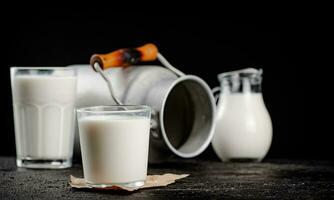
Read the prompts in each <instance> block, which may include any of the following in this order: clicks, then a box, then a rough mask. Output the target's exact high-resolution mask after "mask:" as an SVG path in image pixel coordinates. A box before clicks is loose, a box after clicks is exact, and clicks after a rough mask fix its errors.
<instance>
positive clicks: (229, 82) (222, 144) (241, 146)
mask: <svg viewBox="0 0 334 200" xmlns="http://www.w3.org/2000/svg"><path fill="white" fill-rule="evenodd" d="M218 79H219V81H220V84H221V85H220V87H219V88H218V89H215V90H216V91H218V90H220V94H219V96H217V97H219V101H218V105H217V115H216V130H215V135H214V137H213V140H212V145H213V148H214V150H215V152H216V154H217V155H218V157H219V158H220V159H221V160H222V161H240V162H248V161H261V160H262V159H263V158H264V157H265V155H266V154H267V152H268V150H269V148H270V145H271V140H272V123H271V119H270V116H269V113H268V111H267V109H266V106H265V104H264V101H263V97H262V91H261V83H262V70H257V69H254V68H247V69H242V70H238V71H233V72H226V73H222V74H219V75H218Z"/></svg>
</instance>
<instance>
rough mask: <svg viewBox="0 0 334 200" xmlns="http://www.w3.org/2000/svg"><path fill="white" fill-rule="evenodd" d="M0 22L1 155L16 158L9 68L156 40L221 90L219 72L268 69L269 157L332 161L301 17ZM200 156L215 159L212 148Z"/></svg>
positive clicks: (92, 16) (72, 59)
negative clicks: (0, 49) (0, 56)
mask: <svg viewBox="0 0 334 200" xmlns="http://www.w3.org/2000/svg"><path fill="white" fill-rule="evenodd" d="M143 13H145V12H143ZM2 20H3V22H4V23H2V24H3V29H2V30H3V34H4V36H3V43H2V44H3V45H4V50H5V54H4V57H5V58H4V59H3V63H2V69H3V72H2V77H1V81H2V84H1V88H0V89H1V91H2V95H1V99H0V100H1V102H0V105H1V108H0V109H1V113H2V115H3V116H5V117H4V120H3V121H2V127H3V128H2V130H1V140H0V155H15V139H14V132H13V127H14V125H13V116H12V103H11V88H10V76H9V67H10V66H14V65H15V66H66V65H71V64H80V63H88V62H89V58H90V56H91V55H92V54H93V53H106V52H110V51H112V50H115V49H118V48H123V47H135V46H139V45H142V44H145V43H147V42H153V43H155V44H156V45H157V46H158V47H159V51H160V52H161V53H162V54H163V55H164V56H165V57H166V58H167V59H168V60H169V61H170V62H171V63H172V64H174V65H175V66H177V67H178V68H179V69H180V70H181V71H183V72H185V73H187V74H194V75H198V76H200V77H202V78H203V79H204V80H205V81H207V83H208V84H209V85H210V86H211V87H214V86H217V85H218V81H217V78H216V76H217V74H219V73H222V72H226V71H229V70H235V69H241V68H246V67H256V68H263V70H264V75H263V95H264V100H265V103H266V106H267V108H268V110H269V112H270V115H271V117H272V121H273V127H274V137H273V143H272V146H271V149H270V152H269V154H268V156H267V158H277V157H278V158H295V159H328V158H331V153H330V151H331V150H332V148H331V140H330V135H331V132H330V131H327V130H325V129H324V128H321V127H322V126H321V123H322V120H321V119H322V118H323V117H322V116H321V115H316V114H313V113H312V112H311V110H314V109H317V108H318V107H316V106H317V105H318V104H321V103H322V101H320V100H319V99H318V98H313V97H315V96H314V95H318V93H317V92H315V91H314V90H313V89H311V88H312V85H313V84H312V83H313V82H314V81H315V80H318V79H315V78H316V77H317V74H316V73H313V72H311V71H310V70H309V69H308V68H307V64H309V63H308V59H309V58H308V55H307V54H304V53H305V52H307V51H308V49H310V48H311V39H312V36H309V33H310V29H309V28H307V27H306V29H305V26H304V24H305V21H303V18H299V17H297V18H283V17H281V16H278V17H276V16H268V15H264V16H260V17H258V18H250V17H248V16H243V17H240V18H237V17H235V16H232V17H225V16H220V15H212V16H208V15H205V16H199V15H197V16H174V15H170V16H161V15H143V14H138V15H131V16H130V15H129V14H128V13H126V12H125V13H111V12H103V11H101V10H100V9H99V10H95V11H94V10H88V9H87V10H78V9H77V10H70V9H61V10H58V9H54V10H52V9H51V10H50V9H48V11H43V10H42V9H41V10H39V9H35V10H34V11H33V12H30V11H29V10H26V11H20V12H17V13H15V18H14V17H11V16H8V15H7V16H6V17H5V18H3V19H2ZM306 23H308V21H306ZM307 33H308V35H307ZM311 35H312V34H311ZM305 62H306V64H305ZM313 67H314V68H313V69H317V67H316V66H313ZM312 91H313V92H312ZM319 95H321V94H319ZM319 97H320V96H319ZM312 98H313V99H312ZM317 123H320V125H319V127H317V126H318V125H315V124H317ZM203 156H204V157H211V156H214V155H213V152H212V150H211V148H209V149H208V150H207V151H206V152H205V153H204V154H203V155H202V157H203Z"/></svg>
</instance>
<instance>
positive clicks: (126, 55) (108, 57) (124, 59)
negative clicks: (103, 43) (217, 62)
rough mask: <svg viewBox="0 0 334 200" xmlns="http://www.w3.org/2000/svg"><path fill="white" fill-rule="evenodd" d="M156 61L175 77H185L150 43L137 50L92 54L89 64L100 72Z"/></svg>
mask: <svg viewBox="0 0 334 200" xmlns="http://www.w3.org/2000/svg"><path fill="white" fill-rule="evenodd" d="M156 59H158V60H159V61H160V62H161V64H162V65H163V66H165V67H166V68H168V69H169V70H171V71H172V72H174V73H175V74H176V75H178V76H184V75H185V74H184V73H183V72H181V71H180V70H178V69H177V68H175V67H174V66H172V65H171V64H170V63H169V62H168V61H167V60H166V58H165V57H163V56H162V54H160V53H159V52H158V48H157V46H156V45H154V44H152V43H148V44H145V45H143V46H140V47H137V48H123V49H118V50H116V51H113V52H111V53H107V54H94V55H93V56H92V57H91V58H90V64H91V66H93V69H94V70H95V71H97V69H96V68H95V67H94V65H95V63H98V64H99V66H100V67H101V68H102V70H106V69H108V68H113V67H127V66H129V65H135V64H138V63H139V62H146V61H154V60H156Z"/></svg>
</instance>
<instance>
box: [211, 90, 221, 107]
mask: <svg viewBox="0 0 334 200" xmlns="http://www.w3.org/2000/svg"><path fill="white" fill-rule="evenodd" d="M211 91H212V94H213V96H214V97H215V101H216V103H218V100H219V96H220V91H221V89H220V87H219V86H217V87H214V88H213V89H212V90H211Z"/></svg>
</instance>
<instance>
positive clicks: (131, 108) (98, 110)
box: [76, 105, 151, 114]
mask: <svg viewBox="0 0 334 200" xmlns="http://www.w3.org/2000/svg"><path fill="white" fill-rule="evenodd" d="M121 107H124V108H126V110H112V108H114V109H115V108H121ZM104 108H109V109H111V110H102V109H104ZM145 111H151V107H149V106H147V105H102V106H88V107H81V108H77V109H76V112H77V113H90V114H116V113H138V112H145Z"/></svg>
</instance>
